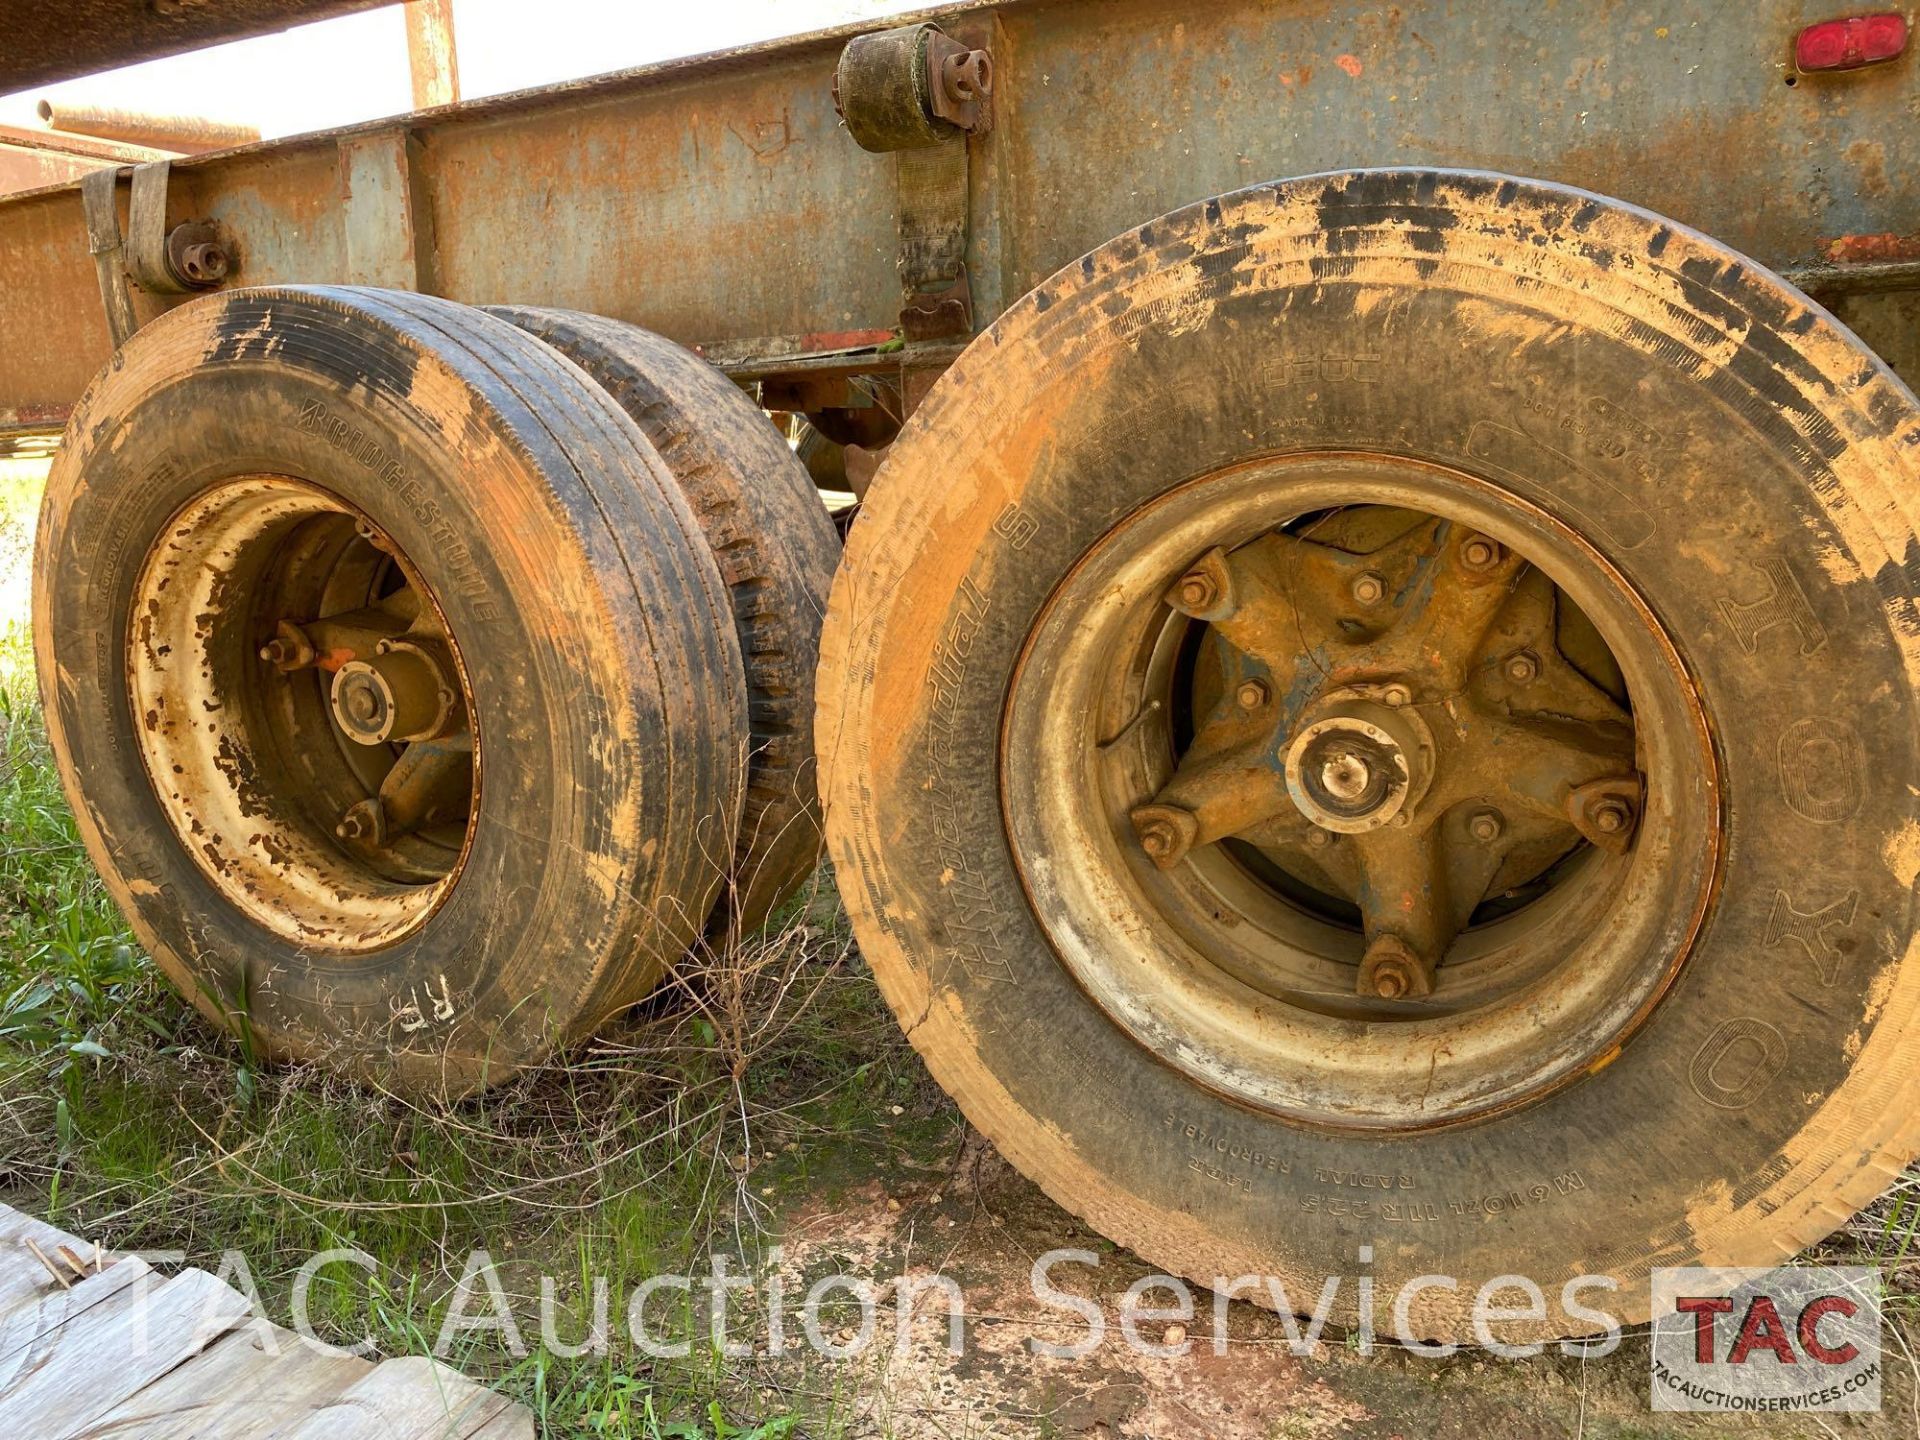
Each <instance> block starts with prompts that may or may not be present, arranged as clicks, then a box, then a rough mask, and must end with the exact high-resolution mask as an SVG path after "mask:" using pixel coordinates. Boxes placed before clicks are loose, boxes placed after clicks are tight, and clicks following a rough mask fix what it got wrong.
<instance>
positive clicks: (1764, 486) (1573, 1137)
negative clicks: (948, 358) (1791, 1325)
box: [818, 171, 1920, 1338]
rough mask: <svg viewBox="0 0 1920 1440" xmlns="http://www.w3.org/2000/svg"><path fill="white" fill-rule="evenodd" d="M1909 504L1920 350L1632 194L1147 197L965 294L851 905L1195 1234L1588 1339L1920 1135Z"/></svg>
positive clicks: (913, 425) (1765, 1250)
mask: <svg viewBox="0 0 1920 1440" xmlns="http://www.w3.org/2000/svg"><path fill="white" fill-rule="evenodd" d="M1917 501H1920V405H1917V404H1916V401H1915V398H1914V396H1913V394H1912V393H1911V392H1910V391H1909V390H1907V389H1906V387H1905V386H1903V385H1902V384H1901V383H1900V381H1899V380H1898V379H1896V378H1895V377H1894V375H1893V374H1892V373H1891V372H1890V371H1889V370H1887V368H1886V367H1885V366H1884V365H1882V364H1881V363H1880V362H1879V361H1878V360H1876V359H1875V358H1874V357H1873V356H1872V355H1870V354H1869V353H1867V352H1866V350H1865V349H1864V348H1863V347H1862V346H1861V345H1860V344H1859V343H1858V342H1857V341H1856V340H1855V339H1854V338H1853V337H1852V336H1851V335H1850V334H1849V333H1848V332H1847V331H1846V330H1845V329H1844V328H1843V327H1841V326H1840V325H1839V324H1838V323H1836V322H1835V321H1834V320H1833V319H1832V317H1830V316H1829V315H1827V314H1826V313H1825V312H1824V311H1822V310H1821V309H1820V308H1819V307H1818V306H1816V305H1814V304H1812V303H1811V302H1810V301H1808V300H1807V299H1806V297H1805V296H1803V295H1801V294H1799V293H1797V292H1796V291H1794V290H1792V289H1791V288H1790V287H1788V286H1787V285H1786V284H1784V283H1783V282H1782V281H1780V280H1779V279H1778V278H1776V277H1775V276H1773V275H1771V274H1769V273H1768V272H1767V271H1765V270H1763V269H1761V268H1760V267H1759V266H1757V265H1755V264H1753V263H1752V262H1750V261H1748V260H1745V259H1743V258H1742V257H1740V256H1738V255H1735V254H1733V253H1731V252H1730V251H1728V250H1727V249H1725V248H1724V247H1722V246H1720V245H1718V244H1717V243H1715V242H1714V241H1712V240H1710V239H1708V238H1706V237H1704V236H1701V235H1699V234H1696V233H1694V232H1692V231H1689V230H1687V229H1686V228H1685V227H1683V226H1681V225H1678V224H1675V223H1673V222H1671V221H1666V220H1662V219H1661V218H1659V217H1657V216H1654V215H1650V214H1647V213H1646V212H1644V211H1640V210H1636V209H1634V208H1632V207H1630V206H1627V205H1625V204H1622V203H1619V202H1616V201H1612V200H1607V199H1603V198H1600V197H1598V196H1594V195H1589V194H1585V193H1582V192H1579V191H1575V190H1570V189H1565V188H1561V187H1558V186H1554V185H1549V184H1543V183H1539V182H1535V181H1526V180H1517V179H1510V178H1505V177H1501V176H1494V175H1483V174H1472V173H1458V172H1436V171H1363V172H1352V173H1342V174H1334V175H1324V176H1315V177H1310V178H1306V179H1300V180H1291V181H1286V182H1282V183H1279V184H1273V185H1264V186H1260V187H1257V188H1253V189H1249V190H1245V191H1241V192H1238V193H1235V194H1232V195H1227V196H1223V197H1221V198H1219V199H1214V200H1208V201H1206V202H1204V203H1202V204H1196V205H1193V206H1190V207H1188V208H1186V209H1183V210H1180V211H1177V212H1175V213H1173V214H1171V215H1168V216H1165V217H1163V218H1161V219H1158V220H1154V221H1152V222H1150V223H1148V224H1146V225H1143V226H1141V227H1140V228H1139V229H1137V230H1135V231H1132V232H1130V233H1128V234H1125V235H1121V236H1119V237H1118V238H1116V239H1114V240H1113V241H1111V242H1110V243H1108V244H1106V245H1104V246H1102V247H1101V248H1100V249H1098V250H1096V251H1094V252H1093V253H1092V254H1089V255H1087V256H1085V257H1084V258H1083V259H1081V260H1080V261H1078V262H1077V263H1075V264H1074V265H1072V266H1070V267H1068V268H1067V269H1065V270H1063V271H1061V272H1060V273H1059V274H1057V275H1055V276H1053V277H1052V278H1051V279H1049V280H1047V281H1046V282H1044V283H1043V284H1041V285H1040V286H1039V287H1038V288H1036V289H1035V290H1034V291H1033V292H1032V293H1030V294H1029V295H1027V296H1026V297H1025V298H1024V299H1022V300H1021V301H1020V302H1018V303H1017V304H1015V305H1014V306H1013V307H1012V308H1011V309H1010V310H1009V311H1008V312H1007V313H1006V314H1005V315H1004V316H1002V317H1001V318H1000V319H999V320H998V321H997V322H996V323H995V324H994V325H993V326H992V327H991V329H989V330H988V331H987V332H986V333H985V334H983V335H982V336H981V337H979V338H978V339H977V340H976V341H975V342H974V343H973V344H972V345H971V347H970V348H969V349H968V350H967V351H966V353H965V354H964V355H963V356H962V357H961V358H960V360H959V361H958V362H957V363H956V364H955V365H954V367H953V368H952V369H951V370H950V371H949V372H948V373H947V374H946V375H945V376H944V377H943V378H942V380H941V381H940V382H939V383H938V385H936V386H935V387H934V389H933V391H932V393H931V394H930V395H929V396H928V398H927V400H926V401H925V403H924V404H923V405H922V406H921V408H920V409H919V410H918V411H917V413H915V415H914V416H913V417H912V418H911V420H910V421H909V423H908V424H907V426H906V428H905V430H904V431H903V432H902V434H901V436H900V438H899V440H898V442H897V443H896V444H895V445H894V447H893V451H892V454H891V457H890V458H889V460H888V462H887V464H886V466H885V468H884V469H883V471H882V472H881V474H880V476H879V477H878V479H877V481H876V484H875V486H874V488H873V492H872V494H871V495H870V496H869V498H868V501H867V505H866V509H865V512H864V514H863V515H862V516H861V518H860V519H859V520H858V521H857V522H856V524H855V526H854V528H853V532H852V535H851V537H850V540H849V545H848V550H847V554H846V557H845V562H844V563H843V564H842V566H841V569H840V574H839V577H838V579H837V581H836V584H835V589H834V594H833V600H832V605H831V608H830V611H829V614H828V621H827V626H826V631H825V636H824V639H823V644H822V651H823V658H822V666H821V677H822V678H821V708H820V719H819V726H818V730H819V744H820V753H821V763H822V768H823V775H824V780H823V795H824V800H825V805H826V814H827V836H828V847H829V852H830V854H831V856H832V858H833V861H834V864H835V867H836V870H837V874H838V877H839V880H840V884H841V888H842V890H843V892H844V894H845V896H846V899H847V903H848V906H849V908H850V910H851V912H852V917H853V924H854V928H855V931H856V933H857V935H858V938H859V940H860V943H861V946H862V949H863V951H864V953H865V954H866V956H867V958H868V960H869V961H870V962H871V964H872V966H873V969H874V972H875V974H876V975H877V976H878V978H879V981H880V984H881V987H882V989H883V990H884V992H885V994H886V997H887V999H888V1001H889V1003H890V1004H891V1005H892V1007H893V1009H894V1011H895V1012H896V1014H897V1015H898V1017H899V1019H900V1022H901V1024H902V1026H903V1027H904V1028H905V1029H906V1031H907V1033H908V1034H909V1035H910V1036H911V1037H912V1039H913V1042H914V1044H915V1045H916V1046H917V1047H918V1049H919V1051H920V1052H921V1054H922V1055H923V1056H924V1057H925V1059H926V1061H927V1064H928V1066H929V1067H930V1068H931V1070H932V1071H933V1073H934V1075H935V1076H936V1077H937V1078H938V1079H939V1081H940V1082H941V1083H942V1084H943V1085H944V1086H945V1087H946V1088H947V1089H948V1090H949V1091H950V1092H951V1093H952V1094H953V1095H955V1096H956V1097H957V1098H958V1100H959V1102H960V1104H961V1106H962V1108H963V1109H964V1110H965V1111H966V1113H967V1115H968V1117H969V1118H970V1119H971V1120H972V1121H973V1123H974V1124H975V1125H977V1126H978V1127H979V1128H980V1129H981V1130H982V1131H984V1132H985V1133H986V1134H987V1135H988V1136H989V1137H990V1138H991V1139H992V1140H993V1141H994V1142H995V1143H996V1144H997V1145H998V1146H999V1147H1000V1148H1001V1149H1002V1150H1003V1151H1004V1153H1005V1154H1006V1155H1007V1156H1008V1158H1009V1159H1011V1160H1012V1161H1013V1162H1014V1163H1015V1164H1016V1165H1017V1166H1019V1167H1020V1168H1021V1169H1022V1170H1023V1171H1025V1173H1026V1174H1028V1175H1029V1176H1031V1177H1033V1178H1034V1179H1035V1180H1037V1181H1038V1182H1039V1183H1040V1184H1041V1185H1042V1186H1043V1187H1044V1188H1045V1189H1046V1190H1047V1192H1048V1193H1049V1194H1050V1195H1051V1196H1053V1197H1054V1199H1056V1200H1057V1201H1059V1202H1060V1203H1061V1204H1062V1205H1064V1206H1066V1207H1067V1208H1068V1209H1070V1210H1072V1211H1074V1212H1076V1213H1077V1214H1079V1215H1081V1216H1084V1217H1085V1218H1087V1219H1088V1220H1089V1221H1091V1222H1092V1223H1093V1224H1095V1225H1097V1226H1098V1227H1099V1228H1100V1229H1101V1230H1103V1231H1104V1232H1106V1233H1107V1234H1108V1235H1110V1236H1112V1237H1113V1238H1115V1239H1116V1240H1118V1241H1121V1242H1123V1243H1125V1244H1127V1245H1130V1246H1132V1247H1133V1248H1134V1249H1136V1250H1137V1251H1139V1253H1140V1254H1141V1255H1142V1256H1144V1257H1145V1258H1147V1259H1148V1260H1149V1261H1151V1262H1153V1263H1155V1264H1157V1265H1161V1266H1164V1267H1168V1268H1170V1269H1171V1270H1173V1271H1176V1272H1178V1273H1180V1274H1183V1275H1186V1276H1188V1277H1191V1278H1194V1279H1196V1280H1200V1281H1202V1282H1206V1283H1212V1284H1216V1285H1217V1284H1221V1283H1224V1282H1225V1281H1227V1280H1231V1279H1232V1278H1234V1277H1239V1276H1246V1275H1257V1276H1273V1277H1276V1278H1277V1279H1279V1280H1280V1281H1281V1282H1282V1283H1283V1284H1284V1286H1285V1290H1286V1294H1287V1296H1289V1297H1291V1298H1290V1300H1289V1301H1287V1302H1285V1303H1292V1304H1296V1305H1297V1306H1298V1308H1301V1309H1310V1308H1311V1307H1312V1305H1313V1304H1314V1301H1315V1299H1316V1298H1317V1297H1318V1296H1319V1294H1320V1290H1321V1286H1322V1284H1323V1282H1324V1277H1327V1276H1330V1275H1346V1276H1351V1275H1355V1274H1361V1273H1366V1274H1371V1275H1372V1276H1373V1277H1374V1280H1375V1293H1376V1294H1378V1295H1380V1296H1383V1297H1391V1296H1393V1295H1394V1294H1395V1293H1396V1291H1397V1290H1398V1289H1399V1287H1401V1286H1402V1285H1404V1284H1405V1283H1406V1282H1407V1281H1409V1280H1411V1279H1413V1278H1415V1277H1417V1276H1421V1275H1426V1274H1438V1275H1442V1276H1448V1277H1455V1278H1456V1279H1457V1280H1458V1282H1459V1287H1460V1288H1458V1289H1449V1288H1446V1287H1445V1286H1434V1287H1430V1288H1426V1289H1423V1290H1420V1291H1418V1292H1417V1293H1416V1295H1415V1297H1414V1300H1413V1303H1412V1307H1411V1312H1410V1317H1409V1323H1410V1333H1412V1334H1413V1335H1415V1336H1424V1337H1428V1338H1468V1331H1469V1327H1468V1323H1467V1314H1468V1310H1469V1307H1470V1305H1471V1303H1472V1298H1473V1294H1474V1288H1475V1287H1476V1286H1478V1285H1480V1284H1481V1283H1482V1282H1484V1281H1486V1280H1488V1279H1490V1278H1492V1277H1494V1276H1497V1275H1503V1274H1510V1273H1520V1274H1524V1275H1527V1276H1529V1277H1530V1278H1531V1279H1532V1280H1534V1281H1535V1282H1536V1283H1537V1284H1539V1285H1540V1287H1541V1288H1542V1290H1543V1291H1544V1292H1545V1297H1546V1311H1545V1313H1544V1315H1543V1316H1540V1317H1536V1318H1535V1319H1533V1320H1530V1321H1529V1320H1521V1321H1517V1322H1515V1323H1514V1324H1512V1325H1509V1326H1498V1327H1496V1330H1497V1331H1504V1332H1507V1333H1509V1334H1513V1335H1524V1334H1528V1333H1532V1334H1546V1333H1561V1334H1568V1333H1577V1332H1581V1331H1585V1330H1590V1329H1592V1328H1594V1326H1595V1324H1596V1323H1597V1322H1596V1320H1595V1317H1594V1315H1593V1313H1591V1312H1592V1309H1593V1307H1596V1306H1597V1307H1599V1308H1600V1309H1601V1310H1605V1311H1610V1312H1611V1313H1613V1314H1614V1315H1619V1316H1623V1317H1626V1318H1629V1319H1633V1318H1644V1316H1645V1315H1646V1313H1647V1310H1648V1305H1649V1300H1648V1294H1647V1287H1648V1272H1649V1269H1650V1267H1654V1266H1660V1265H1694V1264H1701V1265H1737V1266H1765V1265H1770V1264H1773V1263H1775V1262H1777V1261H1780V1260H1781V1259H1782V1258H1784V1257H1786V1256H1789V1255H1792V1254H1793V1253H1795V1252H1796V1251H1798V1250H1799V1249H1801V1248H1802V1247H1804V1246H1806V1245H1808V1244H1810V1243H1812V1242H1814V1241H1817V1240H1819V1239H1820V1238H1822V1237H1823V1236H1825V1235H1827V1234H1828V1233H1830V1232H1831V1231H1833V1230H1834V1229H1835V1228H1837V1227H1838V1226H1839V1225H1840V1224H1841V1223H1842V1222H1843V1221H1844V1220H1845V1219H1846V1218H1847V1217H1848V1216H1849V1215H1850V1214H1851V1213H1852V1212H1853V1211H1854V1210H1855V1209H1856V1208H1857V1207H1859V1206H1861V1205H1864V1204H1866V1203H1867V1202H1868V1201H1870V1200H1872V1199H1873V1198H1874V1197H1875V1196H1876V1195H1877V1194H1878V1193H1879V1192H1880V1191H1881V1190H1882V1189H1883V1188H1884V1187H1885V1185H1886V1184H1887V1183H1888V1182H1889V1181H1890V1180H1891V1179H1892V1178H1893V1177H1894V1176H1896V1175H1897V1174H1898V1173H1899V1170H1900V1167H1901V1166H1902V1165H1903V1164H1904V1163H1905V1162H1906V1161H1907V1160H1908V1159H1909V1158H1910V1157H1911V1156H1912V1155H1913V1154H1914V1153H1915V1151H1916V1149H1920V1066H1916V1065H1915V1063H1914V1056H1915V1055H1916V1053H1920V1048H1917V1047H1920V1028H1917V1022H1920V1010H1917V1006H1920V961H1917V960H1916V959H1915V958H1914V955H1913V944H1914V919H1915V917H1914V906H1913V887H1914V881H1915V877H1916V874H1917V873H1920V824H1917V823H1916V816H1915V795H1916V793H1920V791H1917V790H1916V782H1917V781H1920V755H1916V748H1917V747H1920V614H1916V611H1915V605H1914V586H1915V580H1916V569H1915V561H1914V556H1915V554H1916V540H1915V534H1916V531H1915V506H1916V503H1917ZM1363 1247H1370V1250H1367V1251H1363ZM1589 1274H1593V1275H1599V1276H1603V1277H1606V1279H1607V1281H1609V1282H1612V1283H1615V1284H1617V1285H1618V1286H1619V1287H1620V1293H1619V1294H1617V1295H1610V1294H1608V1293H1607V1291H1606V1290H1605V1288H1604V1287H1603V1286H1602V1287H1600V1288H1586V1289H1582V1288H1580V1287H1579V1285H1576V1287H1575V1289H1574V1291H1573V1292H1571V1293H1568V1292H1567V1291H1566V1290H1565V1289H1564V1287H1565V1286H1566V1285H1567V1283H1568V1282H1570V1281H1575V1282H1577V1281H1578V1280H1579V1277H1581V1276H1585V1275H1589ZM1237 1293H1240V1294H1242V1295H1245V1296H1248V1297H1249V1298H1253V1299H1255V1300H1260V1301H1263V1302H1265V1303H1274V1301H1273V1298H1272V1295H1271V1292H1266V1291H1262V1290H1261V1289H1259V1288H1258V1287H1257V1286H1253V1287H1242V1288H1241V1289H1240V1290H1239V1291H1238V1292H1237ZM1354 1295H1355V1290H1354V1287H1353V1286H1352V1285H1350V1284H1349V1285H1345V1286H1343V1288H1342V1289H1341V1291H1340V1301H1341V1302H1342V1303H1344V1305H1345V1306H1346V1309H1345V1310H1344V1312H1342V1318H1345V1319H1347V1320H1349V1321H1350V1320H1352V1319H1353V1318H1354V1311H1353V1297H1354ZM1505 1298H1506V1300H1507V1301H1509V1302H1510V1301H1512V1300H1513V1299H1514V1297H1512V1296H1508V1297H1505ZM1381 1303H1382V1304H1383V1305H1384V1304H1386V1303H1387V1301H1386V1300H1383V1301H1382V1302H1381ZM1381 1323H1382V1324H1384V1323H1385V1322H1384V1319H1383V1320H1382V1321H1381Z"/></svg>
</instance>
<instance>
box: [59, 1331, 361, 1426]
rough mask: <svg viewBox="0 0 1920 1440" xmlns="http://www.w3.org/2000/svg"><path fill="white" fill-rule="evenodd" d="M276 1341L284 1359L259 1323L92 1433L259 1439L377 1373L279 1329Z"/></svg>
mask: <svg viewBox="0 0 1920 1440" xmlns="http://www.w3.org/2000/svg"><path fill="white" fill-rule="evenodd" d="M273 1338H274V1343H275V1344H276V1345H277V1346H278V1349H279V1353H278V1354H274V1353H272V1352H270V1351H268V1350H267V1349H266V1348H265V1345H264V1344H263V1342H262V1338H261V1335H260V1331H259V1328H258V1327H257V1326H247V1327H246V1328H244V1329H239V1330H234V1331H232V1332H230V1333H229V1334H227V1335H224V1336H222V1337H221V1338H220V1339H219V1340H218V1341H216V1342H215V1343H214V1344H212V1345H210V1346H208V1347H207V1349H206V1350H205V1351H204V1352H203V1353H202V1354H200V1355H199V1356H198V1357H196V1358H195V1359H192V1360H189V1361H188V1362H187V1363H186V1364H184V1365H181V1366H180V1367H179V1368H178V1369H176V1370H174V1371H173V1372H172V1373H171V1374H168V1375H164V1376H162V1377H161V1378H160V1379H158V1380H156V1381H154V1383H153V1384H151V1385H149V1386H147V1387H146V1388H145V1389H144V1390H142V1391H141V1392H140V1393H139V1394H138V1395H135V1396H134V1397H133V1398H132V1399H130V1400H128V1401H126V1403H124V1404H122V1405H120V1406H118V1407H116V1408H115V1409H113V1410H112V1411H110V1412H109V1413H107V1414H105V1415H103V1416H101V1417H100V1418H99V1419H98V1420H96V1421H94V1422H93V1424H92V1425H91V1426H89V1429H90V1430H91V1431H92V1432H93V1433H95V1434H98V1435H102V1436H112V1437H114V1440H121V1437H125V1440H254V1437H256V1436H260V1435H265V1434H267V1433H268V1432H270V1431H272V1430H274V1429H275V1428H277V1427H278V1428H284V1427H285V1426H287V1425H289V1424H294V1423H297V1422H299V1421H300V1420H302V1419H304V1418H305V1417H306V1416H307V1415H308V1414H309V1413H311V1412H313V1411H316V1410H319V1409H321V1408H323V1407H324V1406H325V1405H326V1404H327V1403H328V1402H330V1401H332V1400H334V1399H336V1398H337V1397H338V1396H339V1394H340V1392H341V1391H343V1390H345V1389H346V1388H347V1387H348V1386H349V1385H351V1384H353V1383H354V1382H355V1381H356V1380H359V1379H362V1378H363V1377H365V1376H366V1375H368V1374H370V1373H371V1372H372V1370H373V1364H372V1362H371V1361H367V1360H361V1359H358V1358H356V1357H354V1356H351V1355H331V1354H328V1353H327V1352H325V1351H323V1350H320V1349H318V1348H317V1347H315V1346H313V1345H309V1344H308V1343H307V1342H306V1341H304V1340H302V1339H301V1338H300V1337H299V1336H298V1335H296V1334H294V1333H293V1332H292V1331H291V1330H283V1329H281V1328H280V1327H279V1326H277V1325H276V1326H274V1327H273Z"/></svg>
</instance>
